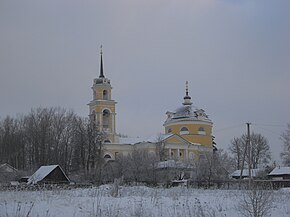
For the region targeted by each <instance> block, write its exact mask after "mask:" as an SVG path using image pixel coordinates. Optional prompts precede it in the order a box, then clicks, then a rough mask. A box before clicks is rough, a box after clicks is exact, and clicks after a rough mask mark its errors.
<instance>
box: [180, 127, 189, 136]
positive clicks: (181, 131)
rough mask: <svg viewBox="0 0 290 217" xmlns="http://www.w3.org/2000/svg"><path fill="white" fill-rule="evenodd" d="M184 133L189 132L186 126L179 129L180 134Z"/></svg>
mask: <svg viewBox="0 0 290 217" xmlns="http://www.w3.org/2000/svg"><path fill="white" fill-rule="evenodd" d="M186 134H189V131H188V129H187V127H182V128H181V130H180V135H186Z"/></svg>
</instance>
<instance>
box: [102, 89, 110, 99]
mask: <svg viewBox="0 0 290 217" xmlns="http://www.w3.org/2000/svg"><path fill="white" fill-rule="evenodd" d="M108 95H109V94H108V91H107V90H104V91H103V100H108V99H109V97H108Z"/></svg>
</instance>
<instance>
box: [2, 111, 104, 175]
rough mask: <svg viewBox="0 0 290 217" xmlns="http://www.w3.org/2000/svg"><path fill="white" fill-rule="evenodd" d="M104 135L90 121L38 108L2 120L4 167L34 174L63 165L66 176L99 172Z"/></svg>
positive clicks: (67, 113) (63, 112) (61, 112)
mask: <svg viewBox="0 0 290 217" xmlns="http://www.w3.org/2000/svg"><path fill="white" fill-rule="evenodd" d="M103 137H104V134H103V133H101V132H99V131H98V130H97V129H96V126H95V125H94V123H92V122H90V121H89V119H88V118H82V117H80V116H78V115H77V114H75V113H74V112H73V111H69V110H66V109H63V108H58V107H57V108H36V109H32V110H31V111H30V113H29V114H26V115H20V116H17V117H15V118H13V117H9V116H7V117H5V118H4V119H1V120H0V163H9V164H10V165H12V166H13V167H15V168H17V169H19V170H25V171H34V170H35V169H37V168H38V167H39V166H41V165H51V164H59V165H61V167H62V168H63V169H64V170H65V172H68V173H70V172H73V171H78V170H82V171H84V172H85V173H88V172H89V171H90V170H95V168H96V167H97V165H98V161H100V160H101V159H102V158H101V157H100V156H101V150H102V143H101V142H102V140H103Z"/></svg>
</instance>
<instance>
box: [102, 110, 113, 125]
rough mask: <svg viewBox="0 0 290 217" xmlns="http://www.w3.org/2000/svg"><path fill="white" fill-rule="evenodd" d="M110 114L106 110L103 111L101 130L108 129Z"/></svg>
mask: <svg viewBox="0 0 290 217" xmlns="http://www.w3.org/2000/svg"><path fill="white" fill-rule="evenodd" d="M110 116H111V113H110V111H109V110H108V109H105V110H104V111H103V128H109V126H110Z"/></svg>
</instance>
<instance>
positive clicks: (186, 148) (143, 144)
mask: <svg viewBox="0 0 290 217" xmlns="http://www.w3.org/2000/svg"><path fill="white" fill-rule="evenodd" d="M92 90H93V99H92V100H91V101H90V102H89V103H88V106H89V116H90V118H91V120H93V121H94V122H95V123H96V125H97V126H98V129H99V130H100V131H102V132H104V134H105V137H106V138H105V140H104V158H105V159H106V160H115V159H116V157H117V156H118V155H125V156H126V155H128V154H130V153H132V152H133V151H134V150H140V151H147V152H148V153H149V154H157V152H158V151H160V148H159V149H158V148H157V147H160V144H162V149H163V155H164V156H163V160H176V161H180V162H190V161H193V160H196V159H200V158H204V157H205V154H206V153H212V151H213V150H214V149H216V147H215V146H214V142H213V136H212V127H213V122H212V121H211V120H210V119H209V117H208V115H206V113H205V111H204V110H203V109H198V108H196V107H195V106H194V105H193V103H192V101H191V97H190V96H189V91H188V82H186V88H185V96H184V97H183V103H182V105H181V106H180V107H179V108H177V109H176V110H175V111H172V112H169V111H168V112H166V115H167V118H166V120H165V122H164V124H163V126H164V134H161V135H155V136H153V137H149V138H122V137H119V136H118V134H117V132H116V103H117V102H116V101H115V100H114V99H113V96H112V85H111V81H110V79H108V78H107V77H106V76H105V74H104V67H103V52H102V50H101V54H100V73H99V77H98V78H95V79H94V80H93V86H92Z"/></svg>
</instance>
